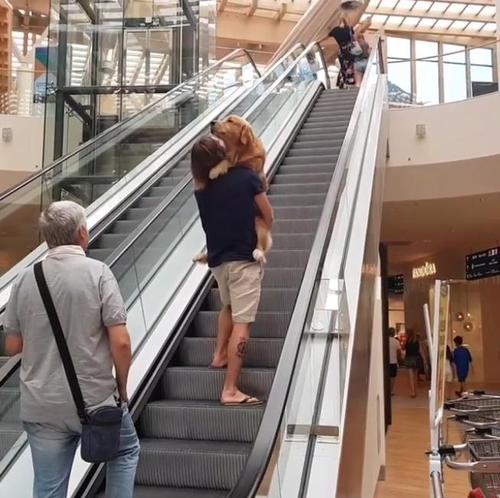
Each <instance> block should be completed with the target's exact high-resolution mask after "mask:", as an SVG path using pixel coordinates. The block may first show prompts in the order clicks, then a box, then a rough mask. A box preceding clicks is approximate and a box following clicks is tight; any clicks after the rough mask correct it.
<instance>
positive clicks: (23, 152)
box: [0, 115, 43, 174]
mask: <svg viewBox="0 0 500 498" xmlns="http://www.w3.org/2000/svg"><path fill="white" fill-rule="evenodd" d="M3 128H11V129H12V141H11V142H4V141H3V140H2V139H1V137H0V174H1V173H2V172H3V171H28V172H33V171H36V170H37V169H38V168H41V166H42V148H43V117H30V116H9V115H0V129H3Z"/></svg>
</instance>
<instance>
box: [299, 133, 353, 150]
mask: <svg viewBox="0 0 500 498" xmlns="http://www.w3.org/2000/svg"><path fill="white" fill-rule="evenodd" d="M343 138H344V133H342V135H332V134H329V135H326V136H325V138H323V139H311V140H299V141H297V142H295V143H294V144H293V146H292V148H291V149H290V150H291V151H297V150H304V149H310V150H313V151H314V150H322V149H326V148H329V147H336V148H340V147H342V143H343V141H344V140H343Z"/></svg>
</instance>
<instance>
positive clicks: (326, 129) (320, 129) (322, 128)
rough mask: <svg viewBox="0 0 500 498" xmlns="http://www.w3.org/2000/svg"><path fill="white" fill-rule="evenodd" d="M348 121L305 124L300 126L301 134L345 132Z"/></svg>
mask: <svg viewBox="0 0 500 498" xmlns="http://www.w3.org/2000/svg"><path fill="white" fill-rule="evenodd" d="M348 124H349V122H348V121H333V122H329V123H326V124H325V123H306V124H304V126H302V133H308V132H312V133H313V135H314V134H315V133H335V132H338V131H345V130H346V129H347V126H348Z"/></svg>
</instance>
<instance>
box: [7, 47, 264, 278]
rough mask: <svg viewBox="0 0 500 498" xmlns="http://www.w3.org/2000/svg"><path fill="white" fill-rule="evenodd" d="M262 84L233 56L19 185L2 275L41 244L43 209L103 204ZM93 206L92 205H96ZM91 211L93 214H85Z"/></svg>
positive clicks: (246, 60) (10, 196)
mask: <svg viewBox="0 0 500 498" xmlns="http://www.w3.org/2000/svg"><path fill="white" fill-rule="evenodd" d="M259 77H260V73H259V72H258V70H257V68H256V67H255V64H254V62H253V60H252V58H251V57H250V55H249V54H248V53H247V52H246V51H243V50H236V51H234V52H233V53H231V54H229V55H228V56H227V57H224V58H223V59H221V60H220V61H218V62H216V63H215V64H214V65H212V66H211V67H209V68H207V69H206V70H204V71H202V72H201V73H199V74H197V75H196V76H194V77H193V78H191V79H189V80H188V81H186V82H185V83H182V84H181V85H178V86H177V87H176V88H174V89H173V90H171V91H170V92H168V93H167V94H166V95H164V96H162V97H161V98H160V99H158V100H156V101H154V102H153V103H151V104H149V105H148V106H146V107H145V108H144V109H143V110H141V111H140V112H138V113H137V114H135V115H134V116H132V117H130V118H128V119H126V120H124V121H122V122H120V123H117V124H116V125H114V126H112V127H111V128H109V129H108V130H106V131H104V132H103V133H101V134H100V135H98V136H97V137H95V138H94V139H92V140H91V141H89V142H86V143H85V144H83V145H82V146H80V147H79V148H77V149H76V150H75V151H74V152H72V153H71V154H68V155H66V156H64V157H62V158H60V159H58V160H56V161H55V162H54V163H52V164H51V165H49V166H47V167H46V168H43V170H41V171H39V172H37V173H35V174H34V175H32V176H31V177H29V178H28V179H27V180H25V181H24V182H22V183H20V184H19V185H17V186H15V187H13V188H11V189H10V190H8V191H6V192H4V193H0V231H1V232H2V244H6V247H9V248H10V253H12V254H10V255H9V258H8V260H9V261H7V260H6V263H5V266H0V275H2V274H4V273H5V272H6V271H8V270H9V269H10V268H11V267H12V266H14V265H15V264H16V263H18V262H19V261H20V260H22V259H23V257H24V256H26V255H27V254H28V253H29V252H30V251H32V250H33V249H34V248H35V247H36V246H38V245H39V243H40V238H39V233H38V229H37V220H38V216H39V214H40V211H41V210H42V209H43V207H44V206H46V205H47V204H49V203H50V202H52V201H54V200H60V199H71V200H75V201H77V202H79V203H80V204H82V205H83V206H84V207H88V206H91V205H92V204H93V203H95V201H96V200H97V199H99V198H102V196H103V195H105V194H106V193H107V192H108V191H109V190H111V189H112V188H113V187H114V186H115V188H116V184H117V182H121V183H123V179H124V178H128V179H130V177H131V176H135V175H136V174H137V171H138V170H140V169H141V168H142V167H143V166H144V165H143V163H144V161H145V160H146V159H147V158H149V162H151V160H154V159H155V158H157V157H160V156H162V155H164V154H165V153H168V150H169V149H170V147H171V145H172V143H171V139H172V138H173V137H174V136H175V139H176V140H178V139H179V137H181V136H182V135H183V133H185V132H186V131H189V129H190V128H191V127H192V126H193V124H195V123H196V122H197V120H199V118H200V117H202V116H203V115H204V114H206V113H207V111H209V110H210V109H211V108H215V107H217V106H219V105H220V104H221V103H222V102H223V101H224V100H225V101H226V104H225V105H226V106H227V105H228V102H230V100H229V98H231V99H236V98H237V97H238V95H240V94H241V92H244V91H245V89H246V88H247V87H251V86H252V84H253V82H255V81H257V79H258V78H259ZM94 207H95V206H94ZM89 211H92V208H91V209H90V210H89Z"/></svg>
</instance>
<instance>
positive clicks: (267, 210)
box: [255, 192, 274, 228]
mask: <svg viewBox="0 0 500 498" xmlns="http://www.w3.org/2000/svg"><path fill="white" fill-rule="evenodd" d="M255 203H256V204H257V207H258V208H259V211H260V214H261V216H262V219H263V220H264V222H265V223H266V225H267V226H268V227H269V228H271V227H272V226H273V222H274V211H273V207H272V206H271V203H270V202H269V197H267V194H266V193H265V192H263V193H262V194H258V195H256V196H255Z"/></svg>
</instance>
